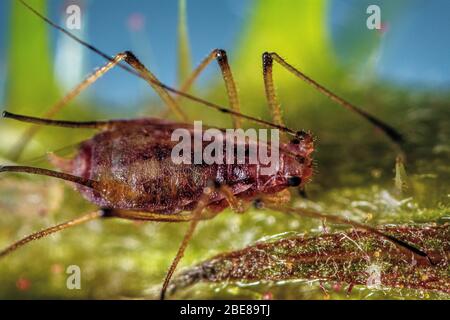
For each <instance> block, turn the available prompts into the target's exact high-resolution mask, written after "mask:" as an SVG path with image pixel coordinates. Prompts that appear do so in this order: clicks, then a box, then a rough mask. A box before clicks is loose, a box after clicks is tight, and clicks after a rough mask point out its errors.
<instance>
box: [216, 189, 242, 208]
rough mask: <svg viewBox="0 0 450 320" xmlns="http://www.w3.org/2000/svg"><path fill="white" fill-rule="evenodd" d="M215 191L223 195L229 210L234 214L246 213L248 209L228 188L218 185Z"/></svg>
mask: <svg viewBox="0 0 450 320" xmlns="http://www.w3.org/2000/svg"><path fill="white" fill-rule="evenodd" d="M217 189H218V190H219V192H220V193H222V194H223V195H224V197H225V199H226V200H227V202H228V204H229V205H230V208H231V210H233V211H234V212H236V213H244V212H246V211H247V209H248V208H247V207H246V206H245V203H244V202H243V201H242V200H240V199H238V198H237V197H236V196H235V195H234V194H233V190H231V188H230V187H228V186H227V185H224V184H222V185H219V186H218V187H217Z"/></svg>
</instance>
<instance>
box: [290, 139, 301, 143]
mask: <svg viewBox="0 0 450 320" xmlns="http://www.w3.org/2000/svg"><path fill="white" fill-rule="evenodd" d="M291 143H292V144H300V139H297V138H294V139H292V140H291Z"/></svg>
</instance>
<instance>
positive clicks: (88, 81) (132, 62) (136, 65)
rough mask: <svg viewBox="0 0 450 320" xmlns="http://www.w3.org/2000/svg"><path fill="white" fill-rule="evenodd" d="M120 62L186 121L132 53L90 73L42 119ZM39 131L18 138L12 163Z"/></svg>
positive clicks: (55, 111) (174, 102)
mask: <svg viewBox="0 0 450 320" xmlns="http://www.w3.org/2000/svg"><path fill="white" fill-rule="evenodd" d="M121 61H125V62H127V63H128V64H129V65H131V66H132V67H133V68H135V69H136V70H137V71H138V72H140V73H141V74H142V77H143V78H144V79H146V80H147V79H151V81H148V80H147V82H148V83H149V84H150V86H151V87H152V88H153V89H154V90H155V91H156V92H157V93H158V95H159V96H160V98H161V99H162V100H163V101H164V103H165V104H166V105H167V106H168V107H169V108H170V110H172V112H174V113H175V114H176V115H177V116H178V117H179V118H180V119H182V120H186V119H187V117H186V115H185V114H184V113H183V111H182V110H181V109H180V107H179V105H178V103H177V102H176V101H175V100H174V99H173V98H172V96H171V95H170V94H169V93H168V92H167V91H166V90H165V89H164V88H162V87H161V86H159V85H157V84H155V83H157V82H159V80H158V79H157V78H156V77H155V76H154V75H153V73H151V72H150V71H149V70H148V69H146V68H145V66H144V65H143V64H142V63H141V62H140V61H139V60H138V59H137V58H136V56H135V55H134V54H133V53H132V52H129V51H127V52H123V53H119V54H117V55H115V56H114V57H113V58H111V60H110V61H108V62H107V63H106V64H105V65H104V66H103V67H101V68H100V69H97V70H95V71H94V72H93V73H91V74H90V75H89V76H88V77H87V78H86V79H85V80H84V81H82V82H81V83H80V84H78V85H77V86H76V87H75V88H74V89H72V90H71V91H70V92H69V93H67V94H66V95H65V96H64V97H63V98H62V99H61V100H59V101H58V102H57V103H56V104H54V105H53V106H52V107H51V108H50V110H48V111H47V112H46V113H45V114H44V116H43V117H44V118H47V119H51V118H52V117H53V116H54V115H55V114H56V113H58V112H59V111H60V110H61V109H62V108H63V107H64V106H66V105H67V104H68V103H69V102H71V101H72V100H74V99H75V98H76V97H77V96H78V95H79V94H80V93H81V92H83V91H84V90H85V89H86V88H88V87H89V86H90V85H92V84H93V83H94V82H96V81H97V80H98V79H99V78H101V77H102V76H103V75H104V74H105V73H107V72H108V71H109V70H111V69H112V68H114V67H115V66H117V65H118V64H119V63H120V62H121ZM38 130H39V127H38V126H33V127H30V128H29V129H28V130H27V131H25V132H24V134H23V135H22V136H21V137H20V140H19V141H18V142H17V144H16V145H15V146H14V147H13V149H12V150H11V152H10V158H11V159H13V160H14V161H17V160H18V159H19V158H20V155H21V154H22V152H23V150H24V149H25V147H26V145H27V144H28V142H29V141H30V140H31V138H32V137H33V136H34V135H35V134H36V132H37V131H38Z"/></svg>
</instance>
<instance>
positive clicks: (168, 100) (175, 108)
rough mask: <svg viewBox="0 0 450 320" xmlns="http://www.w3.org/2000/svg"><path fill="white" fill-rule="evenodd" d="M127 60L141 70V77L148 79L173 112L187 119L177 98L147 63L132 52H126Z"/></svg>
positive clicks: (180, 117) (182, 118)
mask: <svg viewBox="0 0 450 320" xmlns="http://www.w3.org/2000/svg"><path fill="white" fill-rule="evenodd" d="M125 55H126V57H125V61H126V63H128V64H129V65H130V66H132V67H133V68H134V69H135V70H137V71H138V72H139V74H140V75H141V77H142V78H143V79H144V80H145V81H147V83H148V84H149V85H150V86H151V87H152V88H153V89H154V90H155V91H156V92H157V93H158V95H159V96H160V98H161V99H162V100H163V101H164V103H165V104H166V105H167V106H168V107H169V108H170V110H172V112H173V113H174V114H175V115H176V116H177V117H178V118H179V119H180V120H183V121H187V120H188V117H187V116H186V114H185V113H184V112H183V110H181V108H180V106H179V104H178V103H177V102H176V101H175V99H174V98H173V97H172V96H171V95H170V94H169V93H168V92H167V90H166V89H165V88H164V87H163V86H162V85H160V82H159V80H158V79H157V78H156V76H155V75H154V74H153V73H152V72H150V70H148V69H147V68H146V67H145V65H144V64H143V63H142V62H140V61H139V59H138V58H137V57H136V56H135V55H134V54H133V53H132V52H131V51H126V52H125Z"/></svg>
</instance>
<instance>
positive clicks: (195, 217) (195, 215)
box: [160, 187, 212, 300]
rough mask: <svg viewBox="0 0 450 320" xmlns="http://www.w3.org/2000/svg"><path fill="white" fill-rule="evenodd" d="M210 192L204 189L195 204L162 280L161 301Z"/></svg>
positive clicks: (205, 205) (210, 189)
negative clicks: (178, 245) (179, 243)
mask: <svg viewBox="0 0 450 320" xmlns="http://www.w3.org/2000/svg"><path fill="white" fill-rule="evenodd" d="M211 192H212V188H210V187H206V188H205V191H204V192H203V195H202V196H201V198H200V200H199V201H198V203H197V207H196V208H195V209H194V211H193V212H192V214H193V217H192V220H191V222H190V224H189V228H188V230H187V232H186V234H185V235H184V238H183V241H182V242H181V245H180V247H179V248H178V252H177V255H176V256H175V258H174V259H173V261H172V264H171V265H170V267H169V270H168V271H167V274H166V277H165V279H164V283H163V286H162V289H161V295H160V299H161V300H164V298H165V295H166V291H167V287H168V286H169V283H170V279H171V278H172V275H173V273H174V272H175V269H176V268H177V265H178V263H179V262H180V260H181V258H183V256H184V251H185V250H186V247H187V245H188V244H189V241H190V240H191V238H192V235H193V234H194V231H195V228H196V227H197V225H198V223H199V221H200V220H201V216H202V212H203V210H204V209H205V208H206V207H207V205H208V200H209V195H210V194H211Z"/></svg>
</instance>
